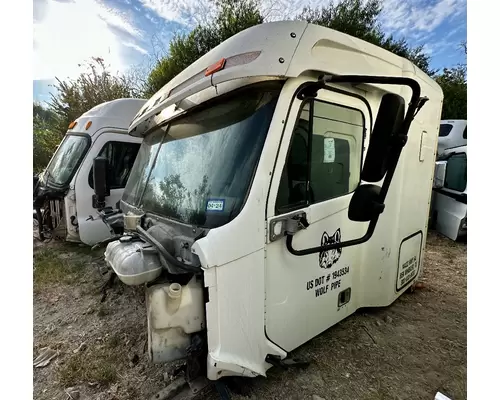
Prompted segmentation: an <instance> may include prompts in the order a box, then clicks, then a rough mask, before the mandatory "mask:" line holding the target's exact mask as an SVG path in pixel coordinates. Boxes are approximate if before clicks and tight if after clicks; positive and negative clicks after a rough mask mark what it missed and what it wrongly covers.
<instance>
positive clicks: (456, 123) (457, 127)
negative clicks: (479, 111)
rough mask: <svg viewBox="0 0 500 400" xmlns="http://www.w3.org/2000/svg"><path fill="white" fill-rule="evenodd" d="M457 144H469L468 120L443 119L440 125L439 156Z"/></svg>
mask: <svg viewBox="0 0 500 400" xmlns="http://www.w3.org/2000/svg"><path fill="white" fill-rule="evenodd" d="M457 146H467V120H466V119H455V120H451V119H446V120H442V121H441V125H440V126H439V140H438V151H437V156H438V157H439V156H440V155H441V154H443V152H444V151H445V150H447V149H450V148H452V147H457Z"/></svg>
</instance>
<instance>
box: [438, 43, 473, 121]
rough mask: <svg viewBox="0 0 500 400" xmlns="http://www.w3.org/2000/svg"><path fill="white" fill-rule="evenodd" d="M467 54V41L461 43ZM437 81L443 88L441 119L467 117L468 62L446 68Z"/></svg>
mask: <svg viewBox="0 0 500 400" xmlns="http://www.w3.org/2000/svg"><path fill="white" fill-rule="evenodd" d="M460 47H461V48H462V50H463V52H464V54H465V55H467V42H463V43H461V44H460ZM436 82H437V83H438V84H439V86H441V89H443V96H444V99H443V110H442V112H441V119H467V64H466V63H463V64H458V65H457V66H455V67H452V68H444V69H443V72H442V73H440V74H438V75H437V76H436Z"/></svg>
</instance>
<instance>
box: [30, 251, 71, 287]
mask: <svg viewBox="0 0 500 400" xmlns="http://www.w3.org/2000/svg"><path fill="white" fill-rule="evenodd" d="M77 270H78V269H77V268H74V267H72V266H71V264H70V263H69V260H63V259H61V258H60V257H59V256H58V252H57V251H56V250H53V249H42V250H40V251H38V252H37V253H35V255H34V257H33V286H34V288H35V289H39V288H41V287H43V286H47V285H51V284H54V283H66V284H67V283H70V282H71V281H72V279H73V277H74V274H75V272H76V271H77Z"/></svg>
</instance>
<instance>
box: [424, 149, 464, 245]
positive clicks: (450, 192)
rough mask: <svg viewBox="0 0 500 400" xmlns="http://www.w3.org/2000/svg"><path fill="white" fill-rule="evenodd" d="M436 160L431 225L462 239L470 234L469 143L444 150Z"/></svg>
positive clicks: (447, 235) (440, 231)
mask: <svg viewBox="0 0 500 400" xmlns="http://www.w3.org/2000/svg"><path fill="white" fill-rule="evenodd" d="M437 160H438V161H437V162H436V172H435V178H434V187H433V192H432V203H431V214H430V216H431V224H432V225H431V228H433V229H435V230H436V231H437V232H439V233H441V234H443V235H445V236H446V237H448V238H449V239H451V240H454V241H456V240H460V239H463V238H465V237H466V236H467V146H458V147H452V148H450V149H448V150H445V151H444V152H443V153H442V154H441V155H440V156H439V157H438V159H437Z"/></svg>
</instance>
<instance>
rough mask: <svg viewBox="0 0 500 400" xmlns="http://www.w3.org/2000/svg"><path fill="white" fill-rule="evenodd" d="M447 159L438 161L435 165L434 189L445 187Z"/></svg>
mask: <svg viewBox="0 0 500 400" xmlns="http://www.w3.org/2000/svg"><path fill="white" fill-rule="evenodd" d="M446 164H447V162H446V161H436V165H435V166H434V180H433V182H432V188H433V189H442V188H443V187H444V178H445V176H446Z"/></svg>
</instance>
